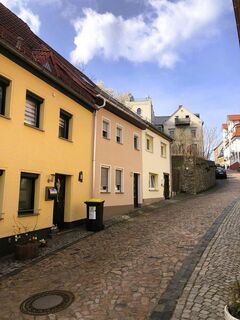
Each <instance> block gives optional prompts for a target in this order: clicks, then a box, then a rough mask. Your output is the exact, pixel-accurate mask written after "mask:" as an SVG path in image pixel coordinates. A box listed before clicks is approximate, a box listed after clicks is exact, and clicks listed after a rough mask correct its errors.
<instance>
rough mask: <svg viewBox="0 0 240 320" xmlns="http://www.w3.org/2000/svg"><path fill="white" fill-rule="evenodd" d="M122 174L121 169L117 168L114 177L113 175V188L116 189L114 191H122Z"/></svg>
mask: <svg viewBox="0 0 240 320" xmlns="http://www.w3.org/2000/svg"><path fill="white" fill-rule="evenodd" d="M122 175H123V171H122V170H120V169H117V170H116V177H115V190H116V192H122V191H123V187H122V180H123V179H122Z"/></svg>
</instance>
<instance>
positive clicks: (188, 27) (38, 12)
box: [0, 0, 240, 128]
mask: <svg viewBox="0 0 240 320" xmlns="http://www.w3.org/2000/svg"><path fill="white" fill-rule="evenodd" d="M0 2H2V3H3V4H4V5H5V6H7V7H8V8H9V9H10V10H12V11H13V12H14V13H15V14H17V15H18V16H19V17H20V18H21V19H23V20H24V21H25V22H27V23H28V25H29V26H30V28H31V29H32V30H33V31H34V32H35V33H36V34H37V35H38V36H39V37H40V38H42V39H43V40H44V41H45V42H47V43H48V44H49V45H50V46H51V47H52V48H54V49H55V50H57V51H58V52H59V53H60V54H61V55H63V56H64V57H65V58H66V59H67V60H69V61H70V62H71V63H72V64H74V65H75V66H76V67H78V68H79V69H80V70H83V72H84V73H85V74H86V75H88V76H89V77H90V78H91V79H92V80H93V81H94V82H97V81H103V82H104V84H105V86H106V87H110V88H112V89H114V90H115V91H117V92H119V93H126V92H130V93H131V94H132V95H133V96H134V98H136V99H141V98H145V97H147V96H150V97H151V98H152V102H153V107H154V111H155V115H162V116H165V115H171V114H172V113H173V112H174V111H175V110H176V109H177V108H178V106H179V105H184V106H186V107H187V108H188V109H189V110H190V111H192V112H194V113H200V115H201V118H202V119H203V121H204V122H205V126H207V127H216V128H220V127H221V124H222V123H223V122H225V120H226V115H227V114H234V113H238V114H239V113H240V90H239V88H240V48H239V41H238V37H237V29H236V22H235V17H234V12H233V5H232V0H118V1H115V0H0Z"/></svg>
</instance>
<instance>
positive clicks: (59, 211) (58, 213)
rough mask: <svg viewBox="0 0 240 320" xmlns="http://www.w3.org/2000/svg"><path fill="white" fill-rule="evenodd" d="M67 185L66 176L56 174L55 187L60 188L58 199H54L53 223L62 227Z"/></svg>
mask: <svg viewBox="0 0 240 320" xmlns="http://www.w3.org/2000/svg"><path fill="white" fill-rule="evenodd" d="M65 185H66V176H65V175H62V174H56V175H55V188H56V189H57V190H58V196H57V199H56V200H54V209H53V224H54V225H57V226H58V228H60V229H61V228H63V227H64V206H65Z"/></svg>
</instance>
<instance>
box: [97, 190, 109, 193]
mask: <svg viewBox="0 0 240 320" xmlns="http://www.w3.org/2000/svg"><path fill="white" fill-rule="evenodd" d="M100 193H111V192H109V191H103V190H100Z"/></svg>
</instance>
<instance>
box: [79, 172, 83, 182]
mask: <svg viewBox="0 0 240 320" xmlns="http://www.w3.org/2000/svg"><path fill="white" fill-rule="evenodd" d="M78 181H79V182H83V172H82V171H80V172H79V174H78Z"/></svg>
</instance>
